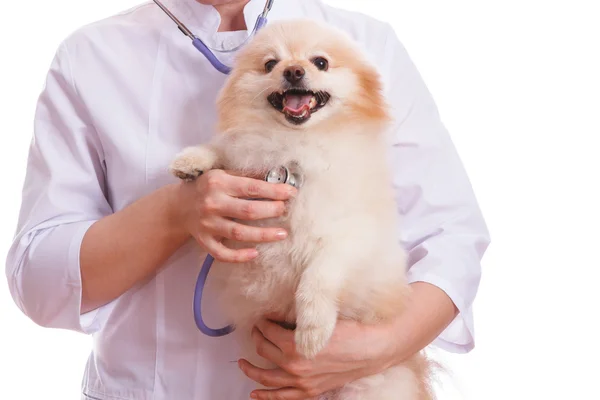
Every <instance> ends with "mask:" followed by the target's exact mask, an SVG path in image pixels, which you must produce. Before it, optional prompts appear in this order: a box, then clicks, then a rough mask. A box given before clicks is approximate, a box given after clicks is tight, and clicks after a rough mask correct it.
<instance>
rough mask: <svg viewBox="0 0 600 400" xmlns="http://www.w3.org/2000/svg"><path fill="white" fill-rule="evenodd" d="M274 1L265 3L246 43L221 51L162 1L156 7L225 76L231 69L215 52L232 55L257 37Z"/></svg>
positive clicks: (270, 0)
mask: <svg viewBox="0 0 600 400" xmlns="http://www.w3.org/2000/svg"><path fill="white" fill-rule="evenodd" d="M274 1H275V0H267V1H266V2H265V8H264V9H263V12H262V13H261V14H260V15H259V16H258V18H257V19H256V24H254V29H252V33H251V34H250V35H249V36H248V38H246V40H244V42H243V43H242V44H240V45H239V46H237V47H235V48H233V49H228V50H220V49H214V48H211V47H209V46H207V45H206V44H205V43H204V42H203V41H202V40H201V39H200V38H199V37H198V36H196V35H194V34H193V33H192V32H191V31H190V30H189V29H188V28H187V27H186V26H185V25H184V24H183V23H182V22H181V21H179V20H178V19H177V17H175V16H174V15H173V13H172V12H171V11H170V10H169V9H168V8H167V7H165V6H164V5H163V4H162V3H161V2H160V1H158V0H154V2H155V3H156V5H157V6H159V7H160V9H161V10H163V11H164V13H165V14H167V15H168V16H169V18H171V19H172V20H173V22H175V24H176V25H177V27H178V28H179V30H180V31H181V32H182V33H183V34H184V35H185V36H187V37H189V38H190V39H192V44H193V45H194V47H195V48H196V49H197V50H198V51H199V52H200V53H202V54H203V55H204V57H206V59H207V60H208V61H209V62H210V63H211V64H212V66H213V67H215V69H216V70H217V71H219V72H222V73H224V74H229V73H230V72H231V67H228V66H227V65H225V64H223V63H222V62H221V61H219V59H218V58H217V57H216V56H215V54H214V53H213V51H216V52H219V53H231V52H234V51H236V50H239V49H240V48H241V47H242V46H244V45H245V44H246V42H247V41H248V40H249V39H250V38H251V37H253V36H254V35H256V32H258V31H259V30H260V29H261V28H262V27H264V26H265V25H266V24H267V15H268V14H269V11H271V7H273V2H274ZM211 50H212V51H211Z"/></svg>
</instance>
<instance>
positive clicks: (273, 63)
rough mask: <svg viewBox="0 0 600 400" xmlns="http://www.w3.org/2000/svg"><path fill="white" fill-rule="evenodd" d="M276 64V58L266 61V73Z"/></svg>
mask: <svg viewBox="0 0 600 400" xmlns="http://www.w3.org/2000/svg"><path fill="white" fill-rule="evenodd" d="M276 65H277V60H270V61H267V63H266V64H265V71H266V72H267V73H269V72H271V71H273V68H275V66H276Z"/></svg>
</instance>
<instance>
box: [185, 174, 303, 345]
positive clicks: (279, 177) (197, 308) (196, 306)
mask: <svg viewBox="0 0 600 400" xmlns="http://www.w3.org/2000/svg"><path fill="white" fill-rule="evenodd" d="M264 179H265V181H267V182H271V183H285V184H288V185H292V186H294V187H295V188H297V189H299V188H300V187H301V186H302V183H303V177H302V174H301V172H300V171H298V170H294V169H290V168H288V167H285V166H280V167H277V168H273V169H271V170H270V171H269V172H267V174H266V175H265V177H264ZM214 260H215V259H214V257H213V256H212V255H210V254H208V255H207V256H206V258H205V259H204V263H202V268H201V269H200V273H199V274H198V279H197V280H196V288H195V289H194V303H193V311H194V321H195V322H196V326H197V327H198V329H200V331H201V332H202V333H204V334H205V335H207V336H212V337H219V336H225V335H228V334H230V333H231V332H233V331H234V329H235V327H234V326H233V325H228V326H226V327H224V328H220V329H212V328H209V327H208V326H207V325H206V323H204V320H203V319H202V293H203V292H204V285H205V284H206V278H207V277H208V272H209V271H210V268H211V267H212V264H213V262H214Z"/></svg>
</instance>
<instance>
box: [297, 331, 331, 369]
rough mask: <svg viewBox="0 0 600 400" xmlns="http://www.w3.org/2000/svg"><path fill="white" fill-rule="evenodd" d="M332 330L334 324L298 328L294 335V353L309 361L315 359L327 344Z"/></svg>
mask: <svg viewBox="0 0 600 400" xmlns="http://www.w3.org/2000/svg"><path fill="white" fill-rule="evenodd" d="M334 328H335V322H334V323H333V324H331V323H328V324H327V325H326V326H312V327H300V326H298V327H297V328H296V333H295V340H296V351H297V352H298V353H299V354H301V355H303V356H304V357H306V358H307V359H309V360H310V359H313V358H315V356H316V355H317V354H318V353H319V352H320V351H321V350H323V348H325V346H326V345H327V343H328V342H329V339H330V338H331V336H332V335H333V330H334Z"/></svg>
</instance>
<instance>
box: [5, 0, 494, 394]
mask: <svg viewBox="0 0 600 400" xmlns="http://www.w3.org/2000/svg"><path fill="white" fill-rule="evenodd" d="M168 3H169V4H170V5H171V6H172V7H173V10H174V11H176V12H177V14H178V16H179V17H180V19H181V20H183V21H184V22H185V23H186V24H187V25H188V26H189V27H190V28H191V29H192V30H193V31H194V32H195V33H197V34H199V35H200V36H201V37H203V38H205V39H206V40H207V41H209V42H210V43H211V44H212V45H213V46H220V45H222V46H225V47H229V46H231V45H232V44H236V43H238V42H239V41H240V40H241V39H242V38H244V37H245V32H234V33H218V34H217V33H216V29H217V27H218V25H219V15H218V13H217V12H216V11H215V10H214V9H213V8H212V7H210V6H203V5H201V4H199V3H197V2H195V1H193V0H185V1H183V2H182V1H179V2H173V1H171V2H168ZM177 5H178V6H177ZM263 5H264V2H263V1H262V0H252V1H251V2H250V3H249V5H248V6H247V7H246V10H245V15H246V21H247V24H248V26H254V21H255V19H256V17H257V15H258V14H259V13H260V11H262V8H263ZM294 17H310V18H316V19H320V20H325V21H327V22H328V23H330V24H331V25H334V26H337V27H339V28H342V29H344V30H346V31H347V32H349V33H350V35H351V36H352V37H353V38H354V39H356V40H357V41H358V42H359V43H360V44H361V45H362V47H363V48H364V49H365V51H367V52H368V53H369V55H370V58H371V59H372V60H373V61H374V62H375V64H376V65H378V66H379V67H380V71H381V73H382V74H383V77H384V81H385V85H386V91H387V94H388V95H389V99H390V101H391V102H392V104H393V107H394V115H395V117H396V118H397V120H398V124H397V126H396V129H395V131H394V132H395V135H394V137H393V143H390V160H391V168H392V169H393V171H394V181H393V185H394V187H395V189H396V193H397V202H398V211H399V212H400V213H401V214H402V215H403V226H402V228H401V236H400V237H399V240H400V241H401V242H402V243H403V244H404V245H405V246H406V247H407V248H408V249H410V255H411V256H410V260H411V264H412V266H411V268H410V270H409V274H410V280H411V281H426V282H430V283H432V284H434V285H437V286H438V287H440V288H441V289H443V290H444V291H445V292H446V293H447V294H448V295H449V296H450V297H451V298H452V300H453V301H454V302H455V304H456V305H457V307H458V309H459V310H460V315H459V316H458V318H456V320H455V321H454V322H453V323H452V325H451V326H450V327H449V328H448V329H447V330H446V331H445V332H444V333H443V334H442V335H441V336H440V337H439V338H438V339H437V340H436V341H435V343H434V344H436V345H438V346H441V347H442V348H444V349H446V350H449V351H453V352H466V351H469V350H471V349H472V348H473V345H474V339H473V338H474V331H473V312H472V308H471V305H472V303H473V300H474V297H475V294H476V291H477V288H478V284H479V280H480V274H481V271H480V269H481V268H480V259H481V257H482V255H483V253H484V251H485V249H486V247H487V245H488V243H489V237H488V233H487V230H486V226H485V223H484V221H483V218H482V216H481V214H480V210H479V208H478V205H477V203H476V199H475V197H474V195H473V192H472V189H471V186H470V184H469V181H468V178H467V176H466V174H465V171H464V170H463V167H462V165H461V162H460V160H459V157H458V155H457V153H456V151H455V149H454V147H453V145H452V143H451V140H450V138H449V135H448V133H447V132H446V130H445V129H444V126H443V125H442V122H440V118H439V116H438V114H437V111H436V107H435V104H434V102H433V100H432V98H431V96H430V94H429V92H428V91H427V89H426V87H425V85H424V83H423V81H422V80H421V78H420V76H419V74H418V72H417V71H416V69H415V67H414V65H413V64H412V63H411V61H410V59H409V57H408V55H407V53H406V51H405V49H404V48H403V46H402V45H401V44H400V42H399V41H398V39H397V38H396V36H395V34H394V32H393V31H392V29H391V28H390V26H389V25H387V24H385V23H382V22H379V21H376V20H374V19H372V18H369V17H366V16H364V15H359V14H356V13H351V12H347V11H342V10H338V9H334V8H331V7H329V6H326V5H324V4H322V3H321V2H320V1H318V0H302V1H300V0H277V1H276V2H275V5H274V7H273V10H272V12H271V14H270V16H269V19H270V20H271V21H273V20H278V19H285V18H294ZM221 59H222V60H223V61H225V62H231V61H232V60H231V57H221ZM225 78H226V77H225V76H223V75H221V74H220V73H219V72H217V71H215V70H214V69H213V68H212V67H211V66H210V65H209V64H208V62H207V61H206V60H205V59H204V58H203V57H202V56H201V55H200V53H198V52H197V51H196V50H195V49H194V48H193V47H192V45H191V43H190V41H189V39H187V38H186V37H185V36H183V35H182V34H181V33H180V32H179V31H178V30H177V29H176V28H175V26H174V25H173V24H172V22H171V21H170V20H168V19H167V18H166V16H165V15H164V14H162V13H161V12H160V11H159V9H158V8H157V7H156V6H155V5H153V4H152V3H151V2H149V3H147V4H143V5H141V6H139V7H136V8H134V9H132V10H129V11H127V12H125V13H122V14H120V15H117V16H114V17H111V18H108V19H105V20H103V21H99V22H97V23H94V24H91V25H89V26H85V27H83V28H81V29H79V30H78V31H76V32H75V33H74V34H72V35H71V36H69V37H68V38H67V39H66V40H65V41H64V42H63V43H62V44H61V46H60V48H59V49H58V51H57V53H56V56H55V58H54V60H53V62H52V65H51V68H50V71H49V73H48V77H47V82H46V86H45V88H44V90H43V92H42V94H41V96H40V98H39V104H38V107H37V111H36V114H35V128H34V138H33V141H32V143H31V149H30V155H29V160H28V166H27V176H26V181H25V185H24V191H23V203H22V209H21V214H20V218H19V221H18V233H17V235H16V237H15V240H14V244H13V245H12V247H11V249H10V252H9V255H8V259H7V268H6V274H7V278H8V283H9V286H10V291H11V293H12V296H13V298H14V300H15V302H16V304H17V305H18V306H19V308H20V309H21V310H22V311H23V313H25V314H26V315H27V316H28V317H29V318H31V319H32V320H33V321H35V322H36V323H37V324H39V325H42V326H45V327H53V328H63V329H69V330H73V331H79V332H83V333H86V334H92V335H93V338H94V347H93V351H92V353H91V355H90V358H89V362H88V364H87V368H86V371H85V375H84V379H83V388H82V391H83V393H85V394H83V395H82V396H83V397H82V398H92V399H113V400H114V399H119V400H130V399H131V400H133V399H135V400H149V399H153V400H162V399H169V400H180V399H242V398H247V395H248V393H249V391H248V387H249V382H248V380H247V379H246V378H245V377H243V376H242V374H241V373H240V372H239V370H238V368H237V366H236V364H235V363H231V362H229V361H231V360H236V359H237V356H236V346H235V344H234V342H233V339H232V338H231V337H228V336H226V337H222V338H209V337H206V336H203V335H202V334H201V333H200V332H199V331H198V330H197V328H196V326H195V325H194V321H193V318H192V313H191V303H192V296H193V291H194V284H195V280H196V277H197V273H198V270H199V267H200V265H199V264H200V261H201V259H202V258H203V253H202V252H201V250H199V249H198V248H197V247H196V246H195V245H194V244H193V243H192V244H190V245H186V246H184V247H183V248H182V249H180V250H179V251H178V252H177V253H176V254H175V255H174V256H173V257H171V258H170V260H169V261H168V265H167V266H166V268H164V269H162V270H161V271H160V272H159V273H158V274H157V276H156V277H154V278H153V279H152V280H149V281H147V282H141V283H140V284H138V285H137V286H136V287H134V288H132V289H131V290H129V291H128V292H127V293H125V294H123V295H122V296H120V297H119V298H117V299H115V300H114V301H112V302H111V303H110V304H108V305H106V306H104V307H101V308H100V309H98V310H95V311H93V312H90V313H88V314H85V315H82V316H80V313H79V309H80V299H81V280H80V274H79V263H78V260H79V248H80V244H81V240H82V237H83V236H84V234H85V232H86V230H87V229H88V228H89V227H90V226H91V225H92V224H93V223H94V221H97V220H98V219H100V218H102V217H105V216H107V215H109V214H111V213H113V212H115V211H118V210H121V209H123V208H124V207H126V206H127V205H128V204H130V203H132V202H134V201H135V200H136V199H138V198H139V197H140V196H143V195H145V194H148V193H150V192H152V191H153V190H155V189H156V188H158V187H160V186H162V185H164V184H166V183H168V182H172V181H173V179H174V178H172V177H171V176H170V175H169V174H168V172H167V168H166V167H167V165H168V164H169V162H170V161H171V159H172V158H173V156H174V155H175V154H176V153H177V152H178V151H179V150H181V149H182V148H183V147H185V146H188V145H194V144H197V143H200V142H202V141H205V140H208V139H209V137H210V136H211V135H212V134H213V133H214V130H213V126H214V123H215V107H214V104H213V102H214V100H215V97H216V93H217V91H218V89H219V88H220V87H221V85H222V84H223V82H224V80H225ZM132 251H136V250H135V249H132ZM206 296H210V291H209V292H208V294H206ZM205 312H206V313H207V315H206V319H207V321H208V322H209V323H210V325H211V326H218V325H222V324H225V323H227V321H226V320H225V319H224V318H223V317H222V316H221V315H220V314H219V311H218V310H217V309H216V308H215V307H214V306H213V307H212V308H211V307H208V309H207V310H205ZM407 329H410V328H407ZM86 395H87V396H89V397H86Z"/></svg>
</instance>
